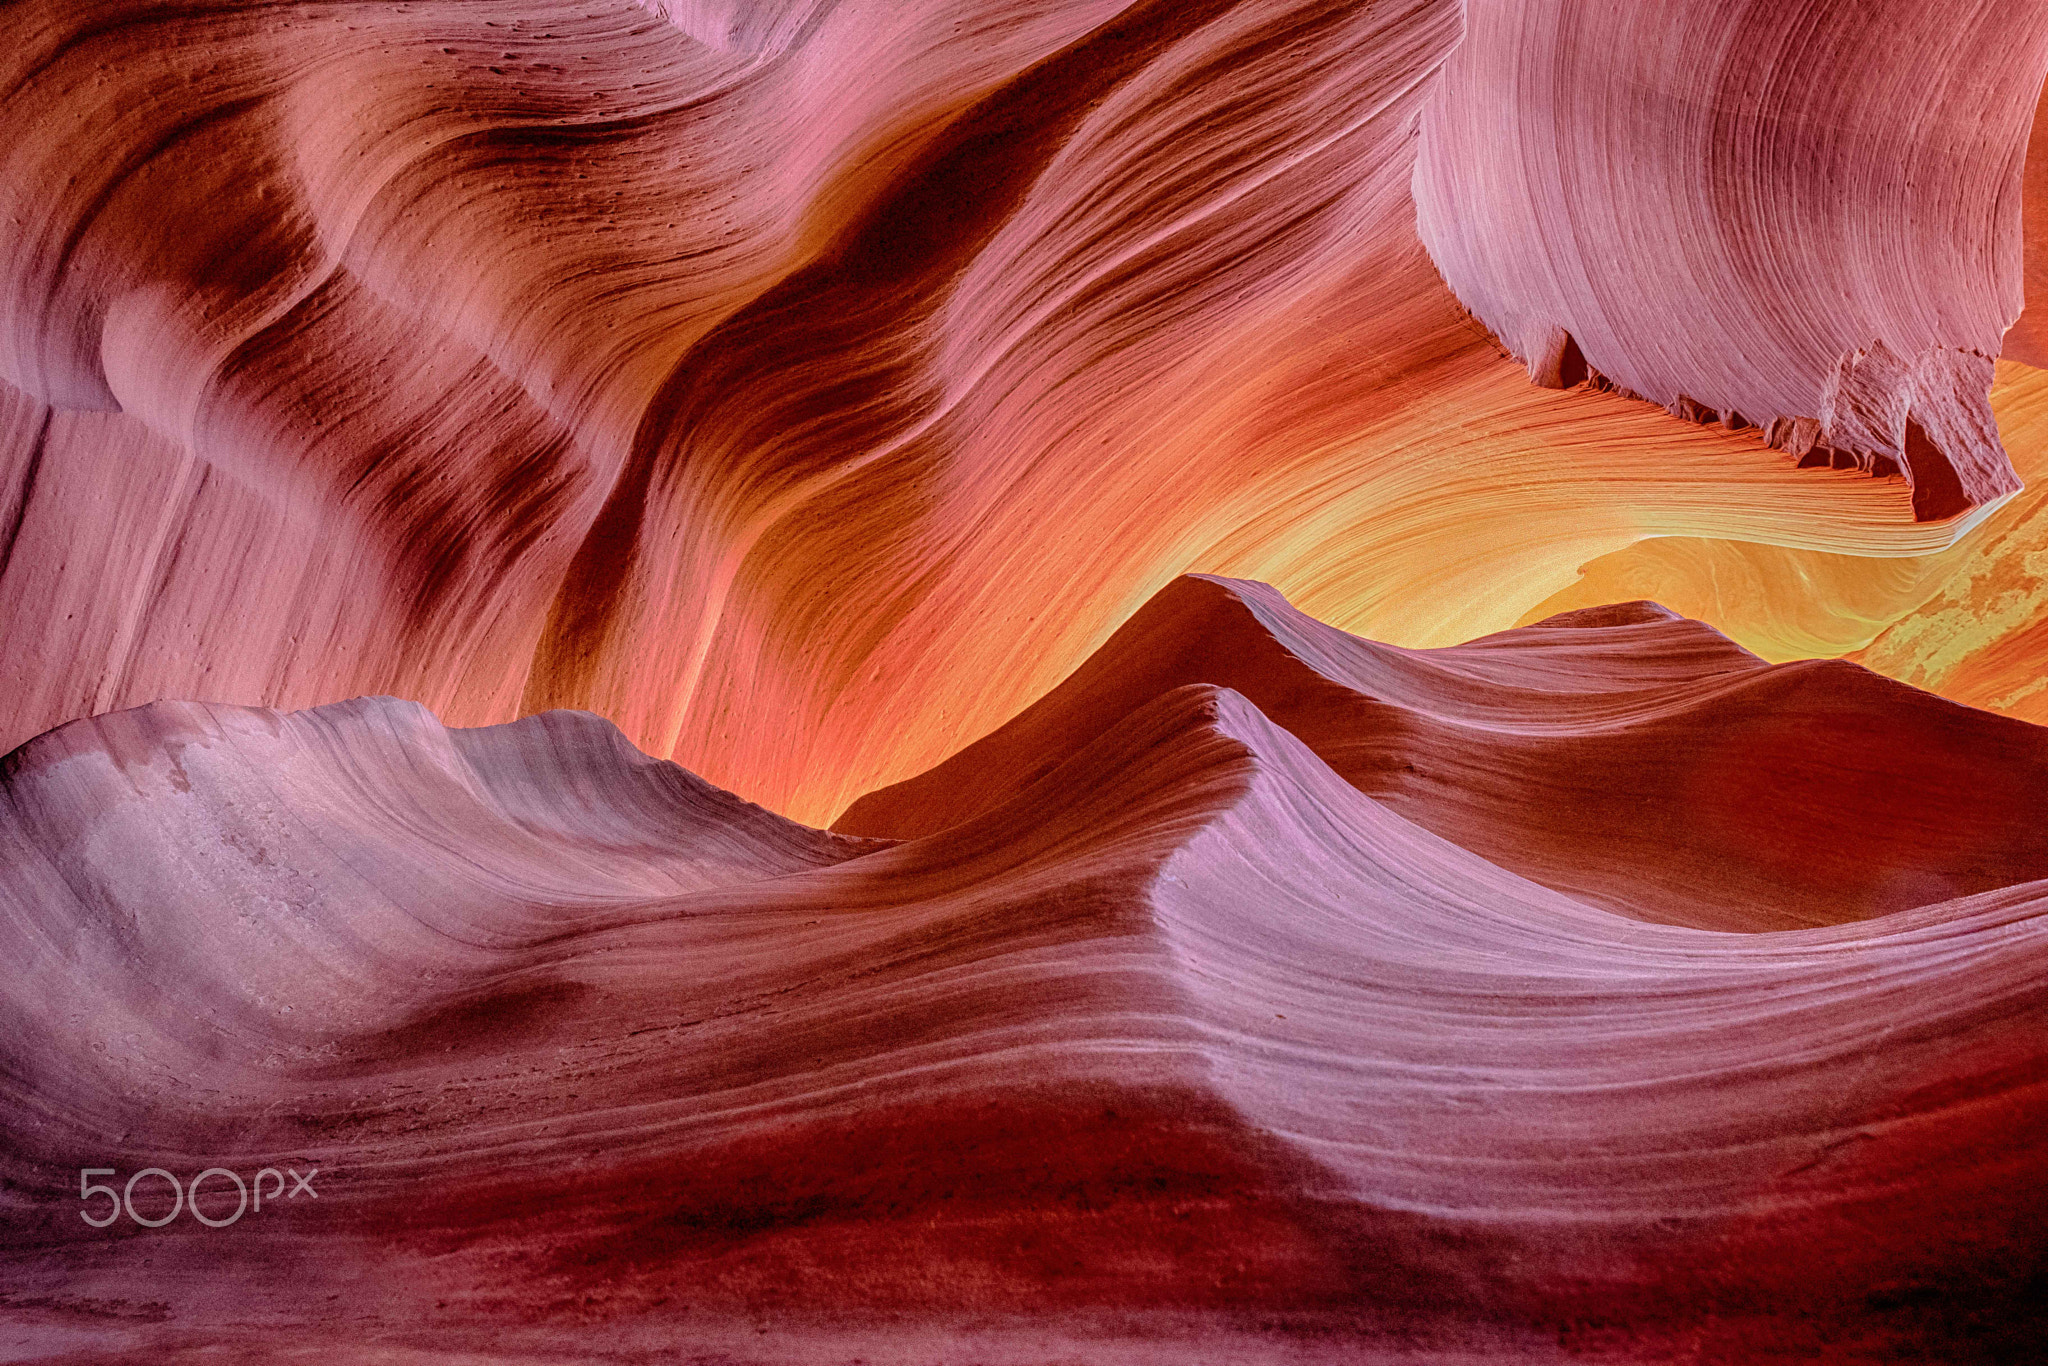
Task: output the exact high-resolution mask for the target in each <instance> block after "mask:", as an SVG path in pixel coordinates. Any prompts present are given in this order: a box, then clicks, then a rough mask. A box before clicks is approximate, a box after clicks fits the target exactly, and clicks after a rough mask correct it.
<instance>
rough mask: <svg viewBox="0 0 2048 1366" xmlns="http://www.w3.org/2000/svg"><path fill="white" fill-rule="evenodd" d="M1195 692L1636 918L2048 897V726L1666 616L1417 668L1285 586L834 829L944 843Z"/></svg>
mask: <svg viewBox="0 0 2048 1366" xmlns="http://www.w3.org/2000/svg"><path fill="white" fill-rule="evenodd" d="M1192 683H1208V684H1212V685H1216V686H1222V687H1228V688H1231V689H1233V690H1234V691H1236V692H1238V693H1240V694H1241V695H1243V696H1244V697H1246V698H1248V699H1249V700H1250V701H1251V702H1252V703H1254V704H1255V705H1257V706H1258V707H1259V708H1260V710H1261V711H1262V712H1263V713H1264V714H1265V715H1266V716H1267V717H1268V718H1269V719H1270V720H1271V721H1273V722H1275V723H1277V724H1278V725H1281V726H1284V727H1286V728H1287V729H1288V730H1289V731H1290V732H1292V733H1293V734H1294V735H1295V736H1296V737H1297V738H1299V739H1300V740H1301V741H1302V742H1303V743H1305V744H1306V745H1307V746H1308V747H1309V748H1310V749H1311V750H1312V751H1314V753H1315V754H1316V755H1317V757H1319V758H1320V759H1321V760H1322V761H1323V762H1324V763H1326V764H1328V765H1329V766H1330V768H1331V769H1333V770H1334V771H1335V772H1336V773H1337V774H1339V775H1340V776H1342V777H1343V778H1345V779H1346V780H1347V781H1349V782H1350V783H1352V784H1353V785H1354V786H1355V787H1357V788H1358V789H1359V790H1360V791H1362V792H1365V793H1367V794H1368V795H1370V796H1372V797H1373V798H1375V799H1376V800H1377V801H1379V802H1380V803H1382V804H1383V805H1385V806H1386V807H1387V808H1388V809H1390V810H1393V811H1396V812H1399V813H1400V814H1401V815H1402V816H1403V817H1405V818H1406V819H1408V820H1410V821H1412V822H1414V823H1415V824H1417V825H1420V826H1422V827H1423V828H1425V829H1427V830H1430V831H1432V832H1434V833H1435V834H1438V835H1441V836H1443V837H1444V838H1446V839H1449V840H1452V841H1454V842H1456V843H1457V844H1460V845H1462V846H1464V847H1465V848H1467V849H1470V850H1471V851H1472V852H1474V853H1476V854H1478V855H1480V856H1481V857H1483V858H1485V859H1487V860H1488V861H1489V862H1492V863H1494V864H1497V865H1499V866H1501V867H1503V868H1505V869H1507V870H1509V871H1510V872H1513V873H1516V874H1518V875H1520V876H1522V877H1525V878H1528V879H1530V880H1531V881H1534V882H1540V883H1543V884H1544V885H1546V886H1549V887H1553V888H1556V889H1557V890H1559V891H1563V892H1567V893H1569V894H1571V895H1572V896H1574V897H1576V898H1578V899H1579V900H1581V901H1584V902H1587V903H1589V904H1592V905H1596V906H1602V907H1605V908H1607V909H1609V910H1613V911H1616V912H1619V913H1620V914H1623V915H1629V916H1636V917H1641V918H1645V919H1652V920H1660V921H1667V922H1670V923H1674V924H1684V925H1693V926H1697V927H1700V928H1709V929H1730V930H1756V929H1786V928H1792V927H1796V926H1800V925H1817V924H1832V923H1837V922H1840V921H1844V920H1854V919H1861V918H1864V917H1867V916H1870V915H1875V914H1882V913H1883V912H1885V911H1889V910H1900V909H1904V908H1906V907H1908V906H1912V905H1918V904H1921V903H1923V902H1926V901H1933V900H1947V899H1949V898H1951V897H1953V896H1957V895H1962V894H1965V893H1969V892H1978V891H1988V890H1991V889H1993V888H1997V887H2005V886H2010V885H2012V884H2014V883H2021V882H2032V881H2035V880H2037V879H2040V878H2043V877H2048V805H2044V803H2048V746H2044V740H2048V732H2044V731H2042V730H2040V729H2039V728H2037V727H2034V726H2030V725H2026V724H2024V723H2021V722H2017V721H2011V720H2007V719H2005V718H2003V717H1998V716H1992V715H1988V714H1986V713H1983V712H1977V711H1972V710H1970V709H1969V708H1967V707H1961V706H1957V705H1955V704H1954V703H1950V702H1945V701H1942V700H1940V699H1938V698H1934V697H1930V696H1928V695H1927V694H1925V693H1920V692H1915V691H1914V690H1913V689H1911V688H1907V687H1905V686H1903V685H1901V684H1898V683H1894V682H1892V681H1890V680H1889V679H1885V678H1881V677H1878V676H1877V675H1874V674H1871V673H1869V672H1868V671H1867V670H1864V669H1862V668H1859V667H1858V666H1856V665H1854V664H1847V663H1841V662H1837V661H1822V660H1809V661H1803V662H1800V663H1797V664H1782V665H1778V666H1775V667H1773V666H1770V665H1766V664H1765V663H1764V662H1763V661H1762V660H1760V659H1757V658H1756V657H1755V656H1753V655H1751V654H1749V653H1748V652H1746V651H1744V650H1742V649H1740V648H1738V647H1737V646H1735V645H1734V644H1733V643H1732V642H1730V641H1728V640H1726V639H1725V638H1723V637H1721V636H1719V635H1718V634H1716V633H1715V632H1713V631H1711V630H1708V629H1707V628H1705V627H1704V626H1702V625H1700V624H1699V623H1698V622H1693V621H1687V620H1684V619H1683V618H1678V617H1674V616H1673V615H1672V614H1671V613H1670V612H1668V611H1666V610H1664V609H1663V608H1660V607H1658V606H1656V605H1655V604H1651V603H1621V604H1615V605H1612V606H1608V607H1601V608H1590V609H1583V610H1581V611H1578V612H1574V613H1569V614H1566V615H1563V616H1558V617H1553V618H1550V619H1548V620H1546V621H1544V622H1541V623H1539V624H1537V625H1534V626H1526V627H1523V628H1521V629H1519V630H1514V631H1508V632H1504V633H1502V634H1500V635H1496V636H1488V637H1485V638H1483V639H1480V640H1476V641H1472V642H1471V643H1469V644H1466V645H1461V646H1456V647H1452V648H1447V649H1439V650H1426V651H1417V650H1397V649H1393V648H1391V647H1388V646H1385V645H1378V644H1375V643H1373V642H1371V641H1365V640H1360V639H1358V638H1357V637H1355V636H1349V635H1346V634H1345V633H1343V632H1341V631H1336V630H1333V629H1331V628H1330V627H1328V626H1325V625H1323V624H1322V623H1320V622H1317V621H1315V620H1313V619H1312V618H1309V617H1307V616H1305V615H1303V614H1302V613H1300V612H1297V611H1295V610H1294V609H1292V608H1291V607H1289V606H1288V605H1287V603H1286V602H1285V601H1284V600H1282V599H1281V598H1280V596H1279V595H1278V594H1276V593H1274V592H1273V590H1272V589H1270V588H1268V587H1266V586H1265V585H1263V584H1248V583H1239V582H1233V581H1230V580H1222V579H1205V578H1188V579H1183V580H1180V581H1179V582H1178V583H1176V584H1174V585H1172V586H1171V587H1169V588H1168V589H1167V590H1165V591H1164V592H1162V593H1161V594H1160V595H1159V596H1158V597H1156V598H1154V599H1153V600H1152V601H1151V602H1150V603H1149V604H1147V605H1146V607H1145V609H1144V610H1143V611H1141V612H1139V613H1138V614H1137V615H1136V616H1134V617H1132V618H1131V620H1130V621H1129V622H1128V623H1127V624H1126V625H1125V626H1124V627H1123V628H1122V629H1121V630H1120V631H1118V632H1117V634H1116V635H1115V636H1113V637H1112V638H1111V639H1110V641H1109V642H1108V643H1107V644H1106V645H1104V646H1103V648H1102V649H1101V650H1100V651H1099V652H1098V653H1097V654H1096V655H1095V656H1093V657H1092V658H1090V659H1089V660H1088V662H1087V663H1086V664H1084V665H1083V666H1082V668H1081V669H1080V670H1079V671H1078V672H1076V673H1075V675H1074V676H1073V677H1072V678H1070V679H1068V680H1067V681H1066V682H1064V683H1062V684H1061V685H1060V686H1059V687H1058V688H1055V689H1054V690H1053V691H1052V692H1051V693H1049V694H1048V695H1047V696H1046V697H1045V698H1044V699H1043V700H1041V701H1040V702H1038V703H1036V704H1035V705H1033V706H1032V707H1031V708H1030V709H1028V710H1027V711H1025V712H1024V713H1023V715H1021V716H1019V717H1018V718H1017V719H1016V720H1014V721H1012V722H1010V723H1009V724H1008V725H1006V726H1004V727H1003V728H1002V729H1000V730H998V731H996V732H995V733H994V734H993V735H990V736H989V737H987V738H986V739H984V740H981V741H979V742H977V743H976V744H973V745H970V746H969V747H968V748H966V749H965V750H963V751H961V752H960V753H959V754H957V755H955V756H954V757H953V758H951V759H949V760H947V761H946V762H945V763H943V764H941V765H939V766H938V767H937V768H935V769H933V770H931V771H930V772H929V773H925V774H923V775H921V776H919V777H917V778H914V779H912V780H910V781H909V782H905V783H900V784H897V785H896V786H894V787H890V788H885V789H883V790H882V791H879V792H875V793H871V794H869V795H868V796H866V797H864V798H862V799H861V800H860V801H859V802H856V803H855V804H854V805H853V806H852V808H850V809H849V810H848V811H847V812H846V813H845V815H843V816H842V817H841V818H840V819H839V820H838V821H837V822H836V823H835V828H836V829H839V830H842V831H846V832H848V833H853V834H861V835H878V836H888V837H892V838H909V837H913V836H918V835H924V834H930V833H932V832H934V831H938V830H943V829H945V828H947V827H948V826H950V825H953V824H955V823H957V822H959V821H961V820H964V819H967V818H968V817H970V816H973V815H976V814H979V813H980V812H982V811H986V810H990V809H993V808H994V807H996V806H998V805H1000V804H1001V803H1002V802H1004V801H1006V800H1008V799H1010V798H1011V797H1013V796H1014V795H1015V794H1016V793H1018V792H1020V791H1022V790H1023V789H1024V788H1025V787H1027V786H1028V785H1029V784H1030V783H1031V782H1033V781H1035V780H1036V779H1038V778H1039V777H1041V776H1043V774H1044V773H1046V772H1048V771H1049V770H1050V769H1051V768H1052V767H1053V766H1054V765H1056V764H1057V763H1058V762H1059V761H1060V760H1061V759H1063V758H1064V757H1065V756H1066V754H1067V753H1068V752H1069V751H1070V750H1071V749H1072V747H1073V746H1075V745H1076V744H1078V743H1081V742H1082V741H1084V740H1086V739H1087V738H1089V737H1092V736H1093V735H1095V734H1097V733H1098V732H1099V731H1100V730H1101V729H1103V728H1104V727H1105V726H1106V725H1108V724H1109V723H1110V721H1111V719H1112V718H1115V717H1120V716H1121V715H1123V714H1124V713H1125V712H1127V711H1128V710H1130V709H1131V708H1132V707H1133V706H1134V705H1136V703H1137V702H1138V701H1139V700H1141V699H1143V698H1145V697H1148V696H1150V695H1152V694H1155V693H1159V692H1164V691H1167V690H1169V689H1171V688H1174V687H1179V686H1184V685H1187V684H1192ZM1908 794H1910V796H1909V795H1908Z"/></svg>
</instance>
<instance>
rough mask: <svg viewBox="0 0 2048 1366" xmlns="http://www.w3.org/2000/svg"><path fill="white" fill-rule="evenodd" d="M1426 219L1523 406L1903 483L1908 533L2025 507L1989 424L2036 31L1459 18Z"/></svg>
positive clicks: (1783, 19) (1923, 0) (2000, 24)
mask: <svg viewBox="0 0 2048 1366" xmlns="http://www.w3.org/2000/svg"><path fill="white" fill-rule="evenodd" d="M1466 16H1467V17H1466V23H1467V29H1468V31H1467V35H1466V39H1465V41H1464V42H1463V43H1462V44H1461V45H1460V46H1459V48H1458V50H1457V52H1456V54H1455V55H1454V56H1453V57H1452V58H1451V59H1450V61H1449V63H1448V64H1447V66H1446V68H1445V73H1444V79H1443V81H1442V82H1441V83H1440V85H1439V87H1438V95H1437V98H1436V99H1435V100H1434V101H1432V102H1431V104H1430V105H1429V107H1428V109H1427V111H1426V112H1425V114H1424V116H1423V122H1422V129H1423V131H1422V156H1421V160H1420V162H1419V163H1418V165H1417V167H1416V177H1415V189H1416V212H1417V217H1418V220H1419V224H1420V228H1421V232H1422V236H1423V239H1424V240H1425V241H1426V242H1428V243H1429V247H1430V252H1431V254H1432V256H1433V257H1434V258H1435V259H1436V261H1437V264H1438V265H1440V266H1441V267H1442V268H1443V271H1444V276H1445V278H1446V279H1447V280H1448V281H1449V282H1450V284H1451V286H1452V288H1454V289H1455V290H1457V292H1458V297H1459V298H1460V299H1462V300H1463V301H1464V302H1465V303H1466V304H1467V305H1468V306H1469V307H1471V308H1472V309H1473V311H1474V312H1475V313H1477V314H1478V315H1479V317H1481V318H1482V319H1484V320H1485V322H1486V323H1487V325H1488V326H1489V327H1491V328H1493V329H1494V331H1495V332H1496V333H1498V334H1499V335H1500V336H1501V338H1502V339H1503V340H1504V341H1505V342H1506V343H1507V345H1508V346H1509V347H1510V348H1511V349H1512V350H1513V351H1514V352H1515V353H1516V354H1517V355H1519V356H1522V357H1524V358H1525V359H1526V360H1527V362H1528V364H1529V367H1530V372H1531V374H1532V376H1534V377H1536V378H1538V380H1539V381H1540V382H1546V383H1550V384H1554V385H1555V384H1565V383H1570V382H1576V381H1577V380H1579V379H1583V378H1585V375H1586V371H1587V369H1588V367H1590V368H1591V369H1592V370H1594V371H1597V372H1598V373H1599V374H1600V375H1602V376H1604V377H1605V378H1606V382H1609V383H1612V384H1615V385H1617V386H1619V387H1620V388H1622V389H1624V390H1628V391H1631V392H1634V393H1637V394H1641V395H1644V396H1646V397H1649V398H1651V399H1654V400H1655V401H1656V402H1658V403H1662V404H1666V405H1668V406H1669V407H1670V408H1671V409H1672V411H1673V412H1675V413H1678V414H1680V415H1681V416H1685V417H1689V418H1693V419H1694V420H1701V421H1715V420H1719V421H1722V422H1725V423H1729V424H1731V425H1738V426H1741V425H1749V426H1756V427H1760V428H1762V429H1764V431H1765V434H1766V436H1767V438H1768V439H1769V440H1770V442H1771V444H1773V445H1775V446H1780V447H1782V448H1784V449H1786V450H1788V451H1789V452H1791V453H1792V454H1793V455H1795V456H1797V457H1798V458H1799V459H1800V460H1801V462H1802V463H1822V464H1824V463H1829V462H1834V463H1837V464H1844V463H1847V464H1853V465H1855V466H1857V467H1859V468H1862V469H1866V470H1897V471H1899V472H1901V473H1903V474H1904V475H1905V476H1906V478H1907V479H1908V481H1909V482H1910V483H1911V484H1912V485H1913V509H1914V515H1915V516H1918V517H1922V518H1941V517H1950V516H1954V515H1956V514H1957V513H1960V512H1962V511H1964V510H1965V509H1967V508H1970V507H1975V506H1977V505H1979V504H1982V503H1985V502H1988V501H1991V500H1994V499H1997V498H1999V497H2002V496H2004V495H2006V494H2009V493H2011V492H2013V491H2014V490H2015V489H2017V488H2018V487H2019V480H2018V479H2017V477H2016V476H2015V475H2014V474H2013V472H2012V469H2011V466H2010V465H2009V463H2008V462H2007V460H2006V456H2005V452H2004V450H2003V448H2002V447H2001V446H2000V444H1999V441H1998V434H1997V428H1996V424H1995V423H1994V422H1993V420H1992V417H1991V413H1990V409H1989V407H1988V406H1987V404H1986V402H1985V396H1986V393H1987V392H1988V390H1989V389H1990V386H1991V362H1992V357H1994V356H1996V355H1997V354H1998V352H1999V348H2000V344H2001V340H2002V338H2003V336H2004V333H2005V330H2006V328H2007V327H2008V326H2010V325H2011V324H2012V323H2013V321H2014V320H2015V319H2016V318H2017V317H2018V316H2019V314H2020V312H2021V308H2022V304H2023V302H2024V296H2023V289H2022V280H2023V274H2022V239H2021V231H2020V199H2021V193H2020V192H2021V168H2022V165H2023V162H2024V151H2025V147H2026V138H2027V131H2028V128H2029V127H2030V124H2031V120H2032V117H2033V110H2034V103H2035V99H2036V97H2037V96H2038V95H2039V93H2040V90H2041V77H2042V72H2043V69H2044V67H2048V14H2043V13H2042V12H2041V11H2039V10H2027V11H2024V12H2022V11H2017V10H2013V9H2011V8H2009V7H2006V6H2000V5H1991V4H1969V5H1954V4H1949V3H1945V2H1944V0H1883V2H1882V3H1878V4H1866V5H1853V6H1852V5H1812V4H1792V5H1786V4H1780V3H1776V0H1741V2H1738V3H1733V4H1729V3H1722V0H1699V2H1698V3H1692V2H1690V0H1688V2H1687V3H1680V4H1674V5H1660V6H1655V7H1645V6H1641V5H1635V4H1630V3H1628V2H1627V0H1595V2H1594V3H1579V2H1578V0H1471V3H1469V4H1468V5H1467V6H1466Z"/></svg>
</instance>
